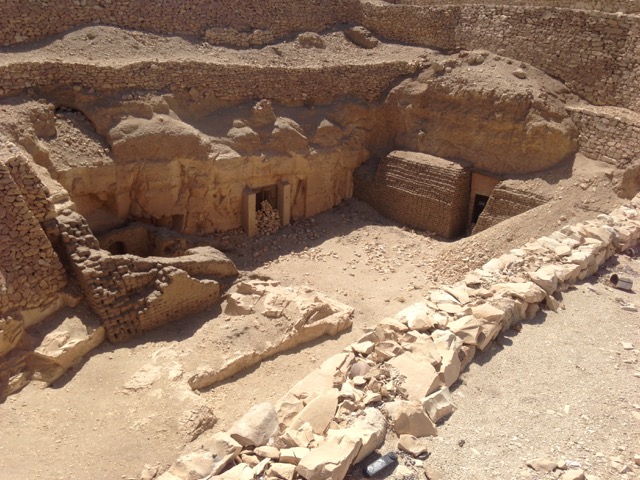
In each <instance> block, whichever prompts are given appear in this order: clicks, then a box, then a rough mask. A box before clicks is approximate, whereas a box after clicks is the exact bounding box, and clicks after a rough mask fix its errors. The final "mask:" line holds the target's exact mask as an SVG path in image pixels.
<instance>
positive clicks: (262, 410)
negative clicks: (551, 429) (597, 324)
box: [159, 195, 640, 480]
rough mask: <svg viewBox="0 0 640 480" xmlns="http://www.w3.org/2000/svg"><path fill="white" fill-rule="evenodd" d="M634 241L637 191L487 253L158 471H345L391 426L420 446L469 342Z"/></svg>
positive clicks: (552, 302)
mask: <svg viewBox="0 0 640 480" xmlns="http://www.w3.org/2000/svg"><path fill="white" fill-rule="evenodd" d="M638 241H640V195H638V196H636V197H635V198H634V200H633V201H632V202H630V203H629V204H627V205H625V206H623V207H620V208H618V209H616V210H615V211H613V212H612V213H611V214H610V215H599V216H598V218H597V219H596V220H592V221H588V222H584V223H579V224H577V225H572V226H566V227H564V228H562V229H561V230H559V231H556V232H554V233H552V234H551V235H549V236H547V237H541V238H539V239H537V240H535V241H532V242H529V243H527V244H525V245H523V246H522V247H521V248H517V249H513V250H511V251H510V252H508V253H506V254H504V255H502V256H500V257H498V258H495V259H492V260H490V261H489V262H487V263H486V264H485V265H483V266H482V268H480V269H477V270H475V271H473V272H470V273H469V274H467V276H466V277H465V278H464V280H463V281H461V282H458V283H457V284H454V285H451V286H442V287H441V288H438V289H436V290H432V291H430V292H428V293H427V295H426V297H425V300H424V301H423V302H419V303H416V304H414V305H411V306H409V307H407V308H405V309H404V310H402V311H400V312H398V313H397V314H396V315H395V316H393V317H390V318H385V319H382V320H381V321H380V322H379V323H378V325H377V327H376V328H375V329H374V330H373V331H372V332H370V333H367V334H366V335H364V336H363V337H361V338H360V339H359V340H357V341H356V342H354V343H353V344H351V345H349V346H348V347H346V348H345V349H344V350H343V351H342V352H340V353H338V354H336V355H334V356H332V357H330V358H328V359H327V360H326V361H325V362H324V363H323V364H322V365H321V366H320V367H319V368H318V369H316V370H314V371H313V372H311V373H310V374H309V375H308V376H307V377H305V378H304V379H302V380H301V381H300V382H298V383H297V384H296V385H294V386H293V388H292V389H291V390H289V392H288V393H287V394H285V395H284V396H283V397H282V398H281V399H280V400H279V402H278V403H277V404H276V405H275V408H274V406H273V405H270V404H265V403H263V404H260V405H256V406H254V407H252V408H251V409H250V410H249V412H247V414H245V415H244V416H243V417H242V418H240V419H239V420H238V421H237V422H236V423H235V424H234V425H232V426H231V427H230V428H229V429H228V430H227V431H226V432H218V433H216V434H215V435H212V436H210V437H209V438H204V439H202V441H201V445H202V447H201V448H200V449H199V450H195V451H190V452H189V453H187V454H185V455H183V456H182V457H180V458H179V459H178V460H177V461H176V462H175V463H174V464H173V465H172V466H171V468H170V469H169V470H168V471H167V472H165V473H164V474H163V475H161V476H160V477H159V480H186V479H193V478H209V479H220V480H222V479H225V478H244V477H243V474H244V473H245V472H246V474H247V478H249V477H251V476H253V474H254V472H255V471H256V470H255V469H256V468H260V472H265V471H266V472H268V474H269V472H284V471H286V472H288V476H287V478H293V476H294V474H298V475H300V476H301V477H302V478H304V479H305V480H318V479H322V478H331V479H332V480H343V479H344V478H345V476H346V475H347V473H348V471H349V469H350V467H351V466H352V465H355V464H357V463H358V462H360V461H361V460H363V459H365V458H366V457H367V456H368V455H370V454H371V453H373V452H374V451H375V450H376V449H377V448H379V447H380V446H381V445H382V444H383V443H384V442H385V436H386V434H387V431H388V430H389V429H393V431H394V433H395V434H396V435H397V436H398V437H399V438H398V446H399V448H400V449H404V450H406V451H407V452H409V453H411V454H414V455H419V454H420V453H421V452H423V451H424V450H419V449H418V451H417V452H415V451H413V450H412V448H411V445H415V444H416V443H418V441H416V438H418V439H420V438H423V437H428V436H435V435H437V426H436V424H437V423H438V422H439V421H440V420H442V419H444V418H445V417H446V416H447V415H450V414H451V413H453V412H454V411H455V410H456V406H455V404H454V403H453V398H452V396H451V392H450V390H449V388H450V387H451V385H453V384H454V383H455V382H456V381H457V379H458V377H459V376H460V374H461V372H463V371H464V369H465V368H466V367H467V365H468V364H469V363H470V362H471V361H473V358H474V356H475V354H476V352H477V351H484V350H486V349H487V347H489V345H491V343H492V342H493V340H494V339H495V338H496V337H497V336H498V335H499V334H500V332H502V331H505V330H508V329H510V328H511V327H512V326H513V325H514V324H517V323H520V322H526V321H530V320H533V318H534V317H535V316H536V313H537V312H538V311H539V310H540V308H541V307H545V308H547V309H551V310H556V309H557V308H558V307H559V302H558V300H557V299H556V298H555V297H554V294H555V293H556V292H561V291H565V290H566V289H568V288H569V287H570V286H571V285H572V284H574V283H576V282H577V281H579V280H584V279H585V278H587V277H589V276H590V275H593V274H594V273H595V272H596V271H597V270H598V268H599V267H600V266H601V265H602V264H603V263H604V262H605V261H606V260H607V259H608V258H610V257H611V256H612V255H614V254H615V252H616V251H617V252H622V251H624V250H625V249H627V248H628V247H629V246H632V245H637V243H638ZM516 341H517V340H516ZM410 436H413V437H416V438H413V439H411V437H410ZM425 449H426V447H425ZM241 452H242V455H241ZM256 465H258V467H256Z"/></svg>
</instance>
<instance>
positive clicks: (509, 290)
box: [491, 282, 547, 303]
mask: <svg viewBox="0 0 640 480" xmlns="http://www.w3.org/2000/svg"><path fill="white" fill-rule="evenodd" d="M491 291H492V292H494V293H497V294H501V295H512V296H515V297H517V298H521V299H523V300H524V301H525V302H527V303H538V302H541V301H542V300H544V298H545V297H546V295H547V294H546V292H545V291H544V290H543V289H542V288H540V287H539V286H538V285H536V284H535V283H533V282H522V283H497V284H495V285H493V286H492V287H491Z"/></svg>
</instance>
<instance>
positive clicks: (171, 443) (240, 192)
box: [0, 0, 640, 480]
mask: <svg viewBox="0 0 640 480" xmlns="http://www.w3.org/2000/svg"><path fill="white" fill-rule="evenodd" d="M103 3H104V4H103ZM125 3H126V5H123V6H122V7H121V8H122V10H119V9H117V8H116V7H115V6H114V5H112V4H111V3H107V2H97V4H99V7H96V8H95V9H89V8H88V7H87V8H85V7H84V6H80V5H75V4H73V5H66V6H63V5H49V4H47V5H43V6H42V11H43V12H45V11H46V12H48V13H47V18H41V17H40V15H41V13H40V12H32V11H31V10H30V9H28V8H27V7H25V6H23V5H21V4H20V2H17V1H16V2H9V4H8V6H7V12H9V13H10V14H11V15H10V16H12V18H14V20H15V22H13V23H12V22H7V21H6V20H4V19H0V193H1V194H2V196H1V197H0V227H1V231H0V252H1V253H0V399H3V400H4V405H5V406H6V405H8V404H9V403H10V402H12V401H13V400H12V399H14V398H19V399H23V398H24V399H25V400H24V401H25V402H29V404H31V403H33V404H35V405H38V407H37V408H40V406H42V405H44V404H45V402H47V401H48V400H46V399H45V397H46V398H47V399H48V398H49V395H53V396H54V397H55V401H54V402H70V403H73V404H76V403H78V402H81V401H83V395H84V393H83V392H91V393H90V394H88V395H89V396H90V397H91V398H90V403H92V407H91V408H90V409H88V410H87V411H86V412H82V413H79V414H74V415H80V417H81V418H80V419H79V420H78V422H77V423H76V422H75V420H74V419H73V418H72V417H65V418H64V420H63V421H64V422H66V423H65V426H66V427H68V428H69V432H68V435H69V436H70V437H71V439H72V440H73V441H74V442H75V443H76V445H78V444H94V445H97V444H101V442H103V446H102V447H101V448H102V450H100V449H98V450H97V451H99V452H100V456H101V457H102V458H103V460H102V461H101V462H99V463H101V464H102V465H103V464H104V458H112V459H117V460H116V461H114V462H109V463H111V464H109V465H103V466H104V467H105V468H104V472H103V471H100V472H99V473H97V470H96V469H92V468H91V467H88V466H86V465H84V466H82V467H79V469H80V473H79V472H75V473H74V474H72V473H71V472H70V471H68V470H65V468H66V467H65V466H64V465H61V464H55V468H53V469H52V470H51V475H50V476H47V475H48V473H44V471H43V470H41V469H40V468H39V467H37V466H34V465H32V466H29V468H28V469H27V470H25V472H26V473H25V475H27V476H25V477H24V478H67V477H69V475H79V476H77V477H76V478H85V477H86V478H89V477H91V478H115V477H119V476H123V477H124V476H126V475H128V476H131V477H132V476H134V475H138V473H139V472H140V470H141V469H142V467H143V465H144V464H145V463H149V464H159V465H160V467H159V468H156V469H155V470H154V469H153V468H151V469H147V470H148V471H155V472H156V473H157V474H159V473H160V472H161V471H164V470H166V468H167V467H168V466H169V465H170V464H171V463H172V462H173V460H174V459H175V458H176V457H177V455H178V453H179V452H180V451H181V450H182V448H183V447H184V446H185V445H187V444H190V446H188V447H187V450H189V449H196V448H197V445H196V444H197V441H196V442H194V440H198V438H199V437H200V438H204V436H202V435H203V434H204V433H205V432H208V431H209V430H211V429H218V430H220V431H222V429H225V428H228V427H230V425H231V423H232V421H233V420H235V419H236V418H238V417H239V416H240V415H241V414H242V413H243V412H244V411H246V410H247V409H248V408H249V407H250V406H251V405H253V404H255V403H259V402H260V401H270V402H272V403H274V404H275V403H276V401H277V400H278V399H279V398H280V397H283V396H284V395H285V394H286V393H287V391H288V390H289V389H290V388H291V387H292V386H293V385H294V384H295V383H296V381H297V380H298V379H299V378H302V377H303V376H304V375H305V374H307V373H309V371H311V370H312V368H313V367H315V366H316V364H320V363H322V361H324V360H325V359H326V358H328V357H330V355H331V354H333V353H335V352H337V351H339V350H340V349H342V348H345V347H347V346H349V345H350V344H352V343H353V342H354V341H356V339H359V338H360V337H362V335H363V334H364V333H367V334H368V335H371V333H370V332H371V331H373V330H374V329H375V328H376V326H377V325H378V324H380V322H381V321H383V320H384V321H388V320H389V318H390V317H393V318H399V317H397V314H398V311H400V310H403V309H405V308H406V307H407V306H409V305H412V304H414V303H415V302H421V301H423V300H424V298H423V297H424V295H426V294H427V293H428V292H429V291H430V289H431V288H433V287H436V286H441V285H443V284H454V283H455V282H459V281H460V280H461V279H462V278H463V277H464V276H465V275H466V274H467V273H468V272H469V271H471V270H473V269H474V268H477V267H480V266H482V265H483V264H485V262H487V261H489V260H490V259H492V258H494V257H497V256H499V255H501V254H502V253H504V252H506V251H508V250H509V249H511V248H514V247H518V246H520V245H521V244H523V243H525V242H526V241H529V240H530V239H531V238H535V237H537V236H541V235H547V234H550V233H551V232H553V231H554V230H556V229H557V228H558V227H561V226H563V225H568V224H573V223H576V222H579V221H583V220H587V219H591V218H594V217H595V216H596V215H598V214H599V213H609V212H610V211H611V210H612V209H613V208H614V207H616V206H618V205H620V204H622V203H624V201H625V199H629V198H632V197H633V196H635V195H636V194H637V192H638V191H639V190H640V176H639V175H638V171H639V170H640V167H639V166H638V165H639V163H638V162H639V161H640V133H639V130H638V129H639V128H640V127H639V126H640V113H638V112H639V111H640V107H639V105H638V98H640V95H636V93H637V92H639V91H640V75H639V70H638V69H639V68H640V65H639V63H638V60H637V58H638V57H637V55H638V53H640V39H639V35H640V20H639V18H640V17H638V12H637V11H636V10H634V9H636V8H637V7H636V6H635V5H634V4H633V2H627V1H622V0H620V1H618V2H615V3H616V5H615V6H610V7H607V8H613V9H614V10H615V11H617V12H618V13H608V12H603V11H600V7H598V6H597V5H596V4H595V3H594V5H590V2H586V3H585V2H581V4H580V8H581V9H580V10H577V9H574V8H573V7H574V6H575V5H574V4H573V3H572V2H568V1H567V2H559V1H558V2H556V1H554V2H546V3H545V4H542V3H540V4H538V3H536V4H535V5H528V4H526V5H524V4H523V5H521V6H512V5H466V2H454V3H455V5H432V4H431V2H428V1H421V0H420V1H415V2H404V1H403V2H380V1H362V2H361V1H355V0H349V1H345V2H329V5H325V6H320V7H319V6H318V5H316V4H315V3H314V2H306V1H305V2H299V4H297V5H295V6H292V5H286V6H283V5H282V4H281V3H282V2H279V1H273V2H271V1H270V2H267V3H268V4H273V5H271V6H272V7H273V8H272V9H271V10H270V9H269V8H266V7H264V6H259V5H257V4H254V3H255V2H251V1H246V2H241V4H242V5H231V4H227V2H219V3H220V4H219V5H216V7H215V8H212V7H211V5H207V1H205V0H202V1H198V2H194V3H193V5H191V7H190V8H189V9H186V10H180V9H178V10H176V11H174V12H173V13H171V9H173V8H174V6H173V5H167V6H166V7H167V9H168V10H167V11H164V12H162V13H158V12H155V10H154V8H153V7H152V6H149V5H146V6H144V7H142V8H143V9H146V10H149V11H148V12H146V14H147V16H145V15H144V14H143V13H144V12H141V13H139V14H138V13H136V14H135V15H133V14H132V15H130V16H127V15H125V16H123V12H126V11H127V10H128V9H131V8H133V7H132V5H129V4H128V3H127V2H125ZM587 4H589V5H587ZM62 7H64V8H62ZM285 7H286V8H285ZM282 8H285V9H286V11H287V15H286V16H285V19H282V16H281V15H280V14H278V13H277V12H280V13H282V12H281V9H282ZM146 10H145V11H146ZM320 10H322V11H320ZM214 11H215V12H216V13H217V14H218V15H217V16H214V17H215V18H214V17H212V16H211V15H212V12H214ZM138 15H140V16H138ZM276 17H277V18H278V20H276ZM56 19H60V20H61V19H65V20H64V21H60V22H56ZM180 19H181V20H180ZM178 20H180V21H178ZM91 23H95V24H96V25H91ZM345 25H349V26H345ZM531 39H535V40H536V41H531ZM567 44H571V45H573V47H574V48H575V49H578V50H581V51H582V53H583V55H581V56H579V57H575V58H574V57H573V56H570V55H569V53H568V52H567V51H566V50H567V49H566V45H567ZM518 281H520V278H519V277H518ZM456 301H457V300H456ZM436 303H437V302H436ZM447 308H449V309H450V310H449V311H447V312H445V313H444V314H443V313H442V312H441V314H442V315H445V316H448V317H447V318H449V319H450V320H458V319H459V318H460V317H461V316H462V314H461V312H462V309H461V308H458V307H457V306H455V308H454V307H451V305H448V307H447ZM403 311H404V310H403ZM383 323H384V322H383ZM405 323H406V322H405ZM444 323H445V324H446V322H444ZM339 334H340V335H339ZM329 337H335V338H333V339H329ZM105 339H106V340H107V341H106V342H105V341H104V340H105ZM376 341H377V340H376ZM365 343H366V342H365ZM302 345H304V347H303V346H302ZM348 348H352V346H349V347H348ZM474 351H475V350H474ZM369 353H370V352H366V353H364V351H362V352H359V351H356V354H358V355H360V356H361V357H362V358H364V357H366V355H368V354H369ZM471 356H473V354H471ZM269 359H271V360H269ZM465 361H466V360H465ZM469 361H470V360H469ZM111 365H113V366H115V367H112V366H111ZM283 372H284V374H283ZM323 381H324V380H322V381H321V382H323ZM254 383H255V384H257V385H258V387H259V388H258V389H257V390H256V389H254V388H253V387H254V385H253V384H254ZM447 383H448V382H447ZM38 385H46V386H49V385H51V386H52V387H53V389H52V390H50V391H51V392H52V393H42V391H40V390H38V389H37V388H36V386H38ZM447 386H449V385H447ZM330 387H331V386H329V389H330ZM45 392H48V390H45ZM248 392H250V393H248ZM257 392H259V393H257ZM43 395H45V397H43ZM58 395H63V396H64V398H62V397H58ZM289 395H291V393H289ZM7 398H8V400H7ZM283 398H285V397H283ZM398 398H400V397H398ZM347 400H348V401H351V400H352V399H351V397H349V398H348V399H347ZM21 401H22V400H21ZM283 401H284V400H283ZM341 402H344V399H342V400H341ZM294 403H295V402H293V401H292V404H291V405H289V404H287V402H286V401H285V405H289V406H288V407H286V408H292V411H294V410H295V408H294V406H292V405H293V404H294ZM12 405H13V404H12ZM56 405H57V403H56ZM345 405H346V404H345V403H342V406H341V407H340V408H341V409H342V410H340V411H342V412H343V413H344V409H345V408H351V407H350V406H345ZM0 408H2V405H0ZM56 408H58V407H56ZM279 408H283V407H282V404H279ZM354 408H355V407H354ZM105 412H106V413H105ZM105 415H106V416H105ZM118 417H121V418H118ZM91 421H94V422H97V425H99V429H98V428H96V429H93V431H92V432H84V433H81V432H80V431H79V430H78V428H80V427H81V426H82V425H87V423H88V422H91ZM216 421H217V422H218V424H217V426H216ZM281 426H282V425H281ZM12 428H13V429H14V430H13V431H14V433H16V434H18V433H17V432H20V430H19V428H18V427H17V426H16V425H15V424H12ZM118 431H120V432H126V435H124V434H122V433H120V434H117V433H116V432H118ZM283 432H284V430H283ZM30 433H31V434H33V431H31V432H30ZM281 433H282V432H281ZM285 433H287V432H285ZM285 433H283V437H282V438H284V434H285ZM287 435H294V437H295V435H300V432H292V431H288V433H287ZM109 436H111V437H113V440H104V438H106V437H109ZM163 436H164V438H162V437H163ZM201 436H202V437H201ZM125 437H127V438H126V439H125ZM43 438H44V437H43ZM298 440H299V439H298ZM298 440H295V441H294V440H291V438H289V440H288V441H290V442H291V441H293V442H294V443H295V442H297V441H298ZM43 441H44V440H43ZM198 441H199V440H198ZM190 442H194V443H190ZM141 444H146V445H147V446H146V447H143V454H142V455H141V456H136V455H134V454H133V452H128V451H126V450H132V449H133V445H141ZM34 445H35V444H34ZM154 445H157V448H156V447H154ZM0 447H2V448H4V445H2V444H1V443H0ZM36 448H37V445H36ZM143 457H144V458H143ZM238 458H240V457H238ZM50 460H51V458H50ZM351 460H353V459H351ZM18 463H19V462H18V460H17V459H10V460H9V467H8V470H7V471H8V472H9V473H8V475H10V478H18V476H19V475H18V474H17V473H16V472H17V471H18V469H17V467H16V465H17V464H18ZM45 463H49V462H45ZM347 466H348V465H347ZM179 469H180V468H178V467H175V465H174V467H172V470H171V471H172V472H174V473H175V472H177V471H178V470H179ZM54 470H55V471H54ZM16 475H18V476H16ZM149 475H151V474H149ZM167 475H169V474H167ZM176 475H177V474H176ZM274 475H275V474H274ZM307 475H309V474H307ZM132 478H133V477H132ZM145 478H146V477H145ZM149 478H151V477H149ZM160 478H163V480H164V478H165V477H164V476H163V477H160ZM166 478H171V480H173V479H174V478H175V477H166ZM178 478H182V477H178ZM190 478H191V477H190ZM194 478H195V477H194ZM198 478H202V477H198ZM305 478H306V477H305ZM315 478H316V477H313V479H315ZM317 478H329V477H317ZM307 480H311V477H310V478H308V479H307Z"/></svg>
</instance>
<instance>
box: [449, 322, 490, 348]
mask: <svg viewBox="0 0 640 480" xmlns="http://www.w3.org/2000/svg"><path fill="white" fill-rule="evenodd" d="M447 328H448V329H449V330H450V331H452V332H453V333H455V334H456V335H457V336H458V337H460V339H461V340H462V341H463V342H464V343H465V344H467V345H474V346H475V345H477V344H478V337H479V335H480V332H481V331H482V322H481V321H480V320H479V319H478V318H476V317H474V316H473V315H467V316H466V317H462V318H459V319H458V320H454V321H453V322H449V323H448V324H447Z"/></svg>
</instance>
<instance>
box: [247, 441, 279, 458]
mask: <svg viewBox="0 0 640 480" xmlns="http://www.w3.org/2000/svg"><path fill="white" fill-rule="evenodd" d="M253 453H255V454H256V455H258V456H259V457H263V458H271V459H274V460H278V459H279V458H280V450H278V449H277V448H276V447H270V446H268V445H264V446H262V447H257V448H255V449H254V450H253Z"/></svg>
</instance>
